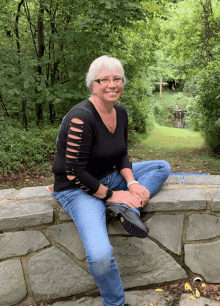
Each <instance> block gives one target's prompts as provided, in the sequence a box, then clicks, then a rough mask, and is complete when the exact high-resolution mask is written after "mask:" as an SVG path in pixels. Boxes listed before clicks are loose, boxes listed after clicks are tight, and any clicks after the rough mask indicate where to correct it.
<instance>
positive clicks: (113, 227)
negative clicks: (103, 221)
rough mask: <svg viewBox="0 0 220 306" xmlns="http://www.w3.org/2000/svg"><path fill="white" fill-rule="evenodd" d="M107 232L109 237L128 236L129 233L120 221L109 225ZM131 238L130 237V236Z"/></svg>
mask: <svg viewBox="0 0 220 306" xmlns="http://www.w3.org/2000/svg"><path fill="white" fill-rule="evenodd" d="M107 230H108V234H109V235H126V236H128V235H129V234H128V232H127V231H126V230H125V229H124V228H123V226H122V225H121V223H120V222H119V221H116V222H115V221H111V222H109V223H108V224H107ZM129 236H130V235H129Z"/></svg>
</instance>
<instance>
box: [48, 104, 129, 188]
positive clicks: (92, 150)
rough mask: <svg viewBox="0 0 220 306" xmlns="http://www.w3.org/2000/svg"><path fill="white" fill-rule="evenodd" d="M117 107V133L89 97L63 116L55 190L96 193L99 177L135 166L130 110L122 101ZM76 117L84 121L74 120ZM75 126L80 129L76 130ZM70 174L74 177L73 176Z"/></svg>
mask: <svg viewBox="0 0 220 306" xmlns="http://www.w3.org/2000/svg"><path fill="white" fill-rule="evenodd" d="M114 108H115V111H116V116H117V125H116V129H115V131H114V133H111V132H110V131H109V130H108V128H107V127H106V125H105V124H104V122H103V121H102V119H101V116H100V115H99V113H98V111H97V110H96V108H95V106H94V105H93V104H92V102H90V100H89V99H86V100H84V101H82V102H80V103H79V104H77V105H75V106H74V107H73V108H72V109H71V110H70V111H69V112H68V113H67V114H66V116H65V117H64V118H63V121H62V123H61V126H60V129H59V133H58V137H57V143H56V144H57V152H56V155H55V158H54V162H53V166H52V171H53V172H54V174H55V184H54V190H55V191H63V190H68V189H75V188H82V189H83V190H85V191H86V192H88V193H89V194H94V193H95V192H96V191H97V190H98V188H99V185H100V182H99V180H101V179H102V178H104V177H105V176H107V175H108V174H111V173H113V172H114V171H115V170H118V171H119V172H120V170H121V169H124V168H130V169H131V168H132V166H131V163H130V162H129V159H128V156H127V136H128V116H127V112H126V110H125V108H124V107H123V106H121V105H119V104H115V105H114ZM73 118H77V119H79V120H78V121H79V122H80V123H77V124H76V123H73V122H72V121H71V119H73ZM71 127H73V128H77V129H78V132H73V131H72V130H71ZM67 143H68V144H67ZM70 144H71V145H70ZM67 175H68V176H73V177H74V179H73V180H69V179H68V178H67Z"/></svg>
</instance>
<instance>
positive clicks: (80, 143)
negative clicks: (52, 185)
mask: <svg viewBox="0 0 220 306" xmlns="http://www.w3.org/2000/svg"><path fill="white" fill-rule="evenodd" d="M92 138H93V128H92V123H91V121H90V118H89V116H88V114H86V112H83V111H81V112H79V111H78V112H76V114H73V115H72V117H71V118H70V120H69V128H68V135H67V146H66V163H65V169H66V176H67V178H68V180H70V181H72V183H73V184H74V185H75V186H76V187H78V188H81V189H83V190H85V191H86V192H88V193H89V194H94V193H95V192H96V191H97V190H98V188H99V185H100V182H99V181H98V180H97V179H96V178H94V177H93V176H92V175H90V174H89V173H88V172H87V170H86V167H87V164H88V162H89V159H90V148H91V143H92Z"/></svg>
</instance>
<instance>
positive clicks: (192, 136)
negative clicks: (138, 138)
mask: <svg viewBox="0 0 220 306" xmlns="http://www.w3.org/2000/svg"><path fill="white" fill-rule="evenodd" d="M143 143H144V144H145V145H146V147H149V148H157V149H164V148H165V149H171V150H175V149H190V148H200V147H202V146H204V139H203V137H202V136H201V134H200V133H198V132H193V131H191V130H187V129H176V128H170V127H165V126H159V125H155V128H154V130H153V132H152V134H151V135H150V136H149V137H148V138H147V139H145V140H144V141H143Z"/></svg>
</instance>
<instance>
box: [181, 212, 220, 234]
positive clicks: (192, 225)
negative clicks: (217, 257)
mask: <svg viewBox="0 0 220 306" xmlns="http://www.w3.org/2000/svg"><path fill="white" fill-rule="evenodd" d="M219 235H220V217H219V218H218V217H215V216H213V215H207V214H193V215H191V216H190V217H189V226H188V229H187V232H186V239H187V240H200V239H209V238H213V237H216V236H219Z"/></svg>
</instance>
